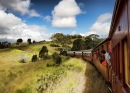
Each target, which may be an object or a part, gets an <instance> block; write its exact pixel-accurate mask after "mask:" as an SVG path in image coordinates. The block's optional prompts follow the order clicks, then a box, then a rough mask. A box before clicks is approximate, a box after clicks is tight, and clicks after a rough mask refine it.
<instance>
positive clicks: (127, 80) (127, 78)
mask: <svg viewBox="0 0 130 93" xmlns="http://www.w3.org/2000/svg"><path fill="white" fill-rule="evenodd" d="M129 65H130V64H129V61H128V42H127V40H125V41H124V70H125V83H126V84H127V85H128V86H129V87H130V74H129V73H130V70H129Z"/></svg>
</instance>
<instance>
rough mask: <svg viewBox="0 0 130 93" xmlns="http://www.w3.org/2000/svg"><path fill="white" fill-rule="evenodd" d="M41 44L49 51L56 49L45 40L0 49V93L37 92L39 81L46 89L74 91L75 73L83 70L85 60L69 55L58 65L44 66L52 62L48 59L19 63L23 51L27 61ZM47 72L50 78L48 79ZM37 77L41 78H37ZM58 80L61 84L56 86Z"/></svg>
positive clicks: (60, 92)
mask: <svg viewBox="0 0 130 93" xmlns="http://www.w3.org/2000/svg"><path fill="white" fill-rule="evenodd" d="M43 45H46V46H47V48H48V50H49V55H51V54H52V53H53V52H54V51H56V50H55V48H53V47H50V46H49V43H45V42H41V43H36V44H32V45H26V44H25V45H24V46H19V47H15V48H11V49H4V50H0V64H1V65H0V77H1V78H0V93H40V91H41V90H42V89H39V87H41V86H42V84H43V86H44V88H45V90H44V91H46V93H48V91H49V90H51V91H52V93H66V92H65V91H72V89H73V91H76V89H77V88H76V87H77V86H76V85H78V83H79V81H77V79H76V76H77V74H78V75H81V73H79V72H82V71H83V73H85V70H84V69H83V68H84V66H85V65H84V64H85V63H84V62H83V61H82V60H79V59H69V60H68V61H67V62H66V61H64V62H63V64H62V65H61V66H59V67H55V66H52V67H46V64H48V63H49V64H54V63H53V61H52V60H51V59H48V60H45V61H42V60H41V61H39V62H35V63H32V62H27V63H19V60H20V59H21V56H22V57H23V54H24V56H25V57H26V58H27V59H28V61H30V60H31V57H32V55H33V54H38V52H39V50H40V49H41V47H42V46H43ZM64 59H65V58H64ZM75 62H76V64H75ZM42 76H43V77H44V79H46V80H45V81H42ZM47 76H48V77H49V78H50V80H48V81H47V78H48V77H47ZM52 77H53V78H52ZM57 78H58V79H57ZM39 79H41V81H38V80H39ZM79 79H80V78H79ZM66 80H69V81H67V82H68V83H69V84H67V83H66V85H64V83H65V82H66ZM41 83H42V84H41ZM49 83H50V84H51V85H50V86H49V87H47V88H46V87H45V84H49ZM59 84H61V85H63V86H60V88H61V89H60V90H59ZM57 85H58V86H57ZM80 86H81V85H80ZM68 88H69V90H68ZM37 89H39V90H37ZM63 89H64V90H63ZM38 91H39V92H38ZM67 93H68V92H67Z"/></svg>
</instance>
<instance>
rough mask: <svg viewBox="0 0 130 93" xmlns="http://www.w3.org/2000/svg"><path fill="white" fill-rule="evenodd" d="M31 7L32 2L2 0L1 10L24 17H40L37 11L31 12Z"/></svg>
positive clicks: (27, 0) (25, 0)
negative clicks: (17, 13)
mask: <svg viewBox="0 0 130 93" xmlns="http://www.w3.org/2000/svg"><path fill="white" fill-rule="evenodd" d="M30 6H31V2H30V0H1V1H0V9H2V10H4V11H5V10H9V11H15V12H19V13H21V14H22V15H26V14H27V15H29V16H34V17H40V14H38V13H37V12H36V11H35V10H33V9H32V10H29V8H30Z"/></svg>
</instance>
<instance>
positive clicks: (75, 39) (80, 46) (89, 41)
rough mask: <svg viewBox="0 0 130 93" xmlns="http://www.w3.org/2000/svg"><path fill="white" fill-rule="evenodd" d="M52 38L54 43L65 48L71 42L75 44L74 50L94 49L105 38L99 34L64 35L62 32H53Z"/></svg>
mask: <svg viewBox="0 0 130 93" xmlns="http://www.w3.org/2000/svg"><path fill="white" fill-rule="evenodd" d="M51 39H52V43H53V44H55V45H61V46H62V48H63V50H64V49H66V47H68V46H69V45H70V44H73V46H72V48H71V50H72V51H78V50H87V49H92V48H94V47H95V46H97V45H98V44H99V43H100V42H101V41H102V40H103V39H102V38H99V35H97V34H91V35H89V36H86V37H85V36H81V35H64V34H62V33H55V34H53V35H52V37H51Z"/></svg>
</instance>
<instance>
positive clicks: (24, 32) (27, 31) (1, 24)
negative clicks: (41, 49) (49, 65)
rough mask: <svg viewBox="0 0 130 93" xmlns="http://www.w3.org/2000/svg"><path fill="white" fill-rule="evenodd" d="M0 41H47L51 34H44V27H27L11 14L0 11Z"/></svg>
mask: <svg viewBox="0 0 130 93" xmlns="http://www.w3.org/2000/svg"><path fill="white" fill-rule="evenodd" d="M0 15H1V16H0V40H3V39H7V40H14V41H16V40H17V39H18V38H22V39H23V40H24V41H27V39H28V38H31V39H32V40H36V41H40V40H49V38H50V36H51V34H49V33H46V31H47V28H46V27H45V26H38V25H27V24H26V23H24V22H23V21H22V20H21V19H20V18H18V17H16V16H15V15H13V14H12V13H5V12H4V11H1V10H0Z"/></svg>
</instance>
